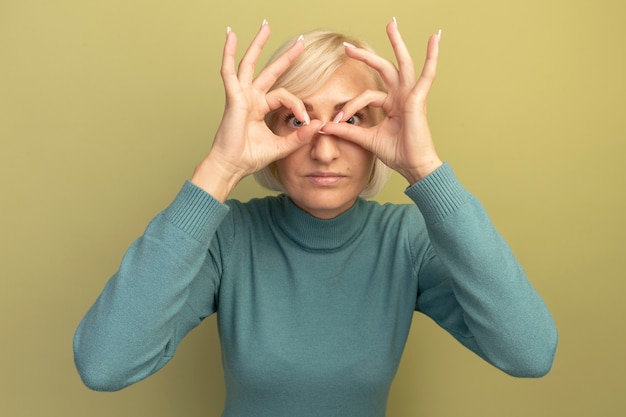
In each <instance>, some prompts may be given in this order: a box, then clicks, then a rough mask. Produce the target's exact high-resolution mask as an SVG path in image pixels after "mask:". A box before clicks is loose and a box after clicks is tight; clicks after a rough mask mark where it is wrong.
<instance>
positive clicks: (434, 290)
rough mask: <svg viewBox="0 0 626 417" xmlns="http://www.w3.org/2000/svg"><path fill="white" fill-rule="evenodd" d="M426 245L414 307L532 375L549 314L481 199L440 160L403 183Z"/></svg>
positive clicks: (542, 368) (488, 355) (545, 342)
mask: <svg viewBox="0 0 626 417" xmlns="http://www.w3.org/2000/svg"><path fill="white" fill-rule="evenodd" d="M406 194H407V195H408V196H409V197H410V198H411V199H412V200H413V201H414V202H415V203H416V204H417V206H418V208H419V209H420V211H421V213H422V215H423V217H424V221H425V222H426V227H427V230H428V236H429V239H430V244H431V245H432V250H431V251H430V256H428V257H426V259H424V260H422V264H421V265H419V284H418V296H417V304H416V308H417V310H419V311H422V312H423V313H425V314H427V315H428V316H430V317H431V318H433V319H434V320H435V321H436V322H437V323H438V324H439V325H440V326H441V327H443V328H444V329H446V330H447V331H448V332H449V333H450V334H452V335H453V336H454V337H455V338H456V339H457V340H459V341H460V342H461V343H462V344H464V345H465V346H466V347H468V348H469V349H471V350H472V351H474V352H475V353H477V354H478V355H480V356H481V357H483V358H484V359H485V360H487V361H488V362H490V363H491V364H493V365H495V366H496V367H498V368H499V369H501V370H503V371H504V372H506V373H508V374H510V375H514V376H519V377H539V376H543V375H545V374H546V373H547V372H548V371H549V370H550V368H551V366H552V362H553V360H554V354H555V350H556V345H557V332H556V327H555V325H554V322H553V320H552V317H551V315H550V313H549V311H548V309H547V307H546V305H545V304H544V302H543V301H542V299H541V297H540V296H539V294H538V293H537V291H536V290H535V289H534V288H533V286H532V285H531V283H530V282H529V281H528V279H527V277H526V274H525V272H524V270H523V269H522V267H521V265H520V264H519V263H518V262H517V260H516V259H515V257H514V255H513V253H512V252H511V250H510V248H509V246H508V245H507V244H506V242H505V241H504V239H503V238H502V236H501V235H500V234H499V233H498V232H497V231H496V229H495V228H494V226H493V224H492V223H491V221H490V219H489V217H488V215H487V213H486V212H485V210H484V208H483V206H482V205H481V204H480V203H479V202H478V201H477V200H476V198H475V197H474V196H473V195H471V194H470V193H469V192H468V191H467V190H465V189H464V188H463V187H462V186H461V185H460V183H459V182H458V180H457V179H456V177H455V175H454V174H453V172H452V170H451V168H450V166H449V165H448V164H444V165H443V166H442V167H440V168H439V169H438V170H436V171H435V172H433V173H431V175H429V176H428V177H426V178H424V179H423V180H421V181H420V182H418V183H417V184H414V185H413V186H411V187H409V188H408V189H407V191H406Z"/></svg>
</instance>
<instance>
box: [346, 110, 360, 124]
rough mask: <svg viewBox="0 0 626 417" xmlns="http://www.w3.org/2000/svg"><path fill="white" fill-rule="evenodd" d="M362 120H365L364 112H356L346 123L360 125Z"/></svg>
mask: <svg viewBox="0 0 626 417" xmlns="http://www.w3.org/2000/svg"><path fill="white" fill-rule="evenodd" d="M362 120H363V114H362V113H359V112H357V113H355V114H354V116H352V117H350V118H349V119H348V120H346V123H349V124H351V125H358V124H359V123H360V122H361V121H362Z"/></svg>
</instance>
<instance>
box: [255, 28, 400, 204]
mask: <svg viewBox="0 0 626 417" xmlns="http://www.w3.org/2000/svg"><path fill="white" fill-rule="evenodd" d="M295 40H296V39H295V38H294V39H291V40H289V41H287V42H285V43H284V44H283V46H282V47H280V48H279V49H278V50H277V51H276V52H275V53H274V55H273V56H272V57H271V58H270V60H269V63H271V62H273V61H274V60H275V59H276V58H278V57H279V56H280V55H281V54H282V53H284V52H285V51H286V50H287V49H288V48H289V47H290V46H291V45H293V43H294V42H295ZM304 42H305V48H304V52H302V54H301V55H300V56H299V57H298V58H297V59H296V60H295V61H294V62H293V63H292V64H291V66H290V67H289V68H288V69H287V70H286V71H285V72H284V73H283V74H282V75H281V76H280V77H279V78H278V79H277V80H276V82H275V83H274V85H273V86H272V88H271V90H274V89H277V88H285V89H286V90H288V91H290V92H291V93H292V94H295V95H296V96H299V97H306V96H309V95H311V94H313V93H314V92H315V91H317V90H318V89H319V88H321V87H322V85H323V84H324V83H325V82H326V81H327V80H328V79H329V78H330V77H331V75H333V73H334V72H335V71H336V70H337V69H338V68H339V67H340V66H341V65H342V64H344V63H345V62H347V61H348V60H349V59H351V58H349V57H348V56H347V55H346V54H345V49H344V48H345V47H344V44H343V43H344V42H348V43H350V44H352V45H354V46H356V47H358V48H363V49H367V50H370V51H373V49H372V48H371V47H370V46H369V45H368V44H367V43H365V42H364V41H362V40H360V39H356V38H352V37H348V36H346V35H343V34H341V33H337V32H331V31H323V30H317V31H312V32H308V33H305V34H304ZM366 68H367V70H368V72H369V73H370V75H371V77H372V87H373V88H375V89H377V90H380V91H386V88H385V84H384V83H383V80H382V78H381V77H380V75H379V74H378V73H377V72H376V71H375V70H374V69H372V68H370V67H367V66H366ZM276 117H277V112H276V111H274V112H270V113H269V114H267V116H266V117H265V122H266V123H267V125H268V126H270V127H272V126H273V125H274V123H275V122H276ZM380 117H381V119H382V117H383V113H382V110H380ZM377 121H378V120H377ZM389 174H390V170H389V168H388V167H387V166H386V165H385V164H383V163H382V162H381V161H380V160H379V159H378V158H376V160H375V162H374V167H373V168H372V173H371V176H370V181H369V182H368V183H367V185H366V186H365V188H364V189H363V191H361V194H360V196H361V197H363V198H370V197H373V196H375V195H376V194H378V192H379V191H380V190H381V189H382V188H383V187H384V185H385V183H386V182H387V179H388V178H389ZM254 178H255V179H256V181H257V182H258V183H259V184H261V185H262V186H263V187H265V188H268V189H270V190H273V191H280V192H285V188H284V187H283V185H282V184H281V183H280V180H279V178H278V170H277V168H276V164H275V163H272V164H270V165H269V166H267V167H265V168H263V169H262V170H260V171H258V172H256V173H255V174H254Z"/></svg>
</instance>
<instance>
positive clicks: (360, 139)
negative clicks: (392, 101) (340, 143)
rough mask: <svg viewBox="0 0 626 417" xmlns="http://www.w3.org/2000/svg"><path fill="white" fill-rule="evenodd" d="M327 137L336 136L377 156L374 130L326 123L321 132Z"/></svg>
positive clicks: (344, 124) (346, 124) (345, 124)
mask: <svg viewBox="0 0 626 417" xmlns="http://www.w3.org/2000/svg"><path fill="white" fill-rule="evenodd" d="M321 132H322V133H324V134H327V135H333V136H337V137H338V138H341V139H345V140H348V141H350V142H353V143H355V144H357V145H359V146H360V147H362V148H364V149H366V150H368V151H370V152H372V153H373V154H374V155H376V156H379V155H377V151H376V147H375V146H374V145H375V143H374V142H375V141H374V137H375V134H374V130H373V129H372V128H366V127H361V126H355V125H351V124H348V123H326V124H325V125H324V126H323V127H322V130H321Z"/></svg>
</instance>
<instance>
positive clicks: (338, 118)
mask: <svg viewBox="0 0 626 417" xmlns="http://www.w3.org/2000/svg"><path fill="white" fill-rule="evenodd" d="M342 118H343V112H342V111H340V112H339V113H337V116H335V118H334V119H333V123H339V122H340V121H341V119H342Z"/></svg>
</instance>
